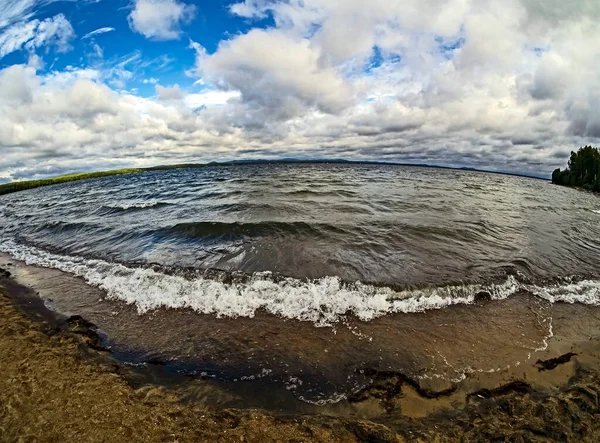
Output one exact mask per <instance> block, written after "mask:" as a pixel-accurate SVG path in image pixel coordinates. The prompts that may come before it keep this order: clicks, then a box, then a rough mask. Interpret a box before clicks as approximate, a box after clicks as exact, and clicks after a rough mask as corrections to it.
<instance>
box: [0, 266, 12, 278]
mask: <svg viewBox="0 0 600 443" xmlns="http://www.w3.org/2000/svg"><path fill="white" fill-rule="evenodd" d="M10 276H11V273H10V272H8V271H7V270H6V269H3V268H0V278H10Z"/></svg>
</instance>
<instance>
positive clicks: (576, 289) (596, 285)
mask: <svg viewBox="0 0 600 443" xmlns="http://www.w3.org/2000/svg"><path fill="white" fill-rule="evenodd" d="M525 289H527V290H528V291H529V292H531V293H532V294H534V295H537V296H538V297H541V298H543V299H544V300H548V301H549V302H551V303H557V302H563V303H583V304H586V305H600V281H598V280H582V281H580V282H577V283H570V282H567V283H565V284H555V285H550V286H543V287H540V286H532V285H527V286H525Z"/></svg>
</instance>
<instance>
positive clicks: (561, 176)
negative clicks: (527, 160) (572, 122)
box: [552, 146, 600, 192]
mask: <svg viewBox="0 0 600 443" xmlns="http://www.w3.org/2000/svg"><path fill="white" fill-rule="evenodd" d="M552 183H555V184H557V185H564V186H578V187H582V188H584V189H586V190H588V191H595V192H600V151H599V150H598V148H593V147H592V146H584V147H582V148H579V150H578V151H577V152H571V156H570V157H569V162H568V164H567V168H566V169H565V170H564V171H561V170H560V169H555V170H554V172H552Z"/></svg>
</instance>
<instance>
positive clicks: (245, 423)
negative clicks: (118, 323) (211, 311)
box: [0, 265, 600, 442]
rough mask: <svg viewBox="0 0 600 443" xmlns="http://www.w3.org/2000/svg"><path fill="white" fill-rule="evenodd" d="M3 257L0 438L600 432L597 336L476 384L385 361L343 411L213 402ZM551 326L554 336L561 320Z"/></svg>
mask: <svg viewBox="0 0 600 443" xmlns="http://www.w3.org/2000/svg"><path fill="white" fill-rule="evenodd" d="M13 266H14V265H13ZM9 269H10V267H8V268H7V270H3V271H2V275H3V278H2V280H1V281H0V284H1V285H2V291H1V292H2V295H1V297H0V323H1V327H0V355H2V359H1V360H0V367H1V370H2V373H3V374H4V377H3V378H2V380H1V381H0V390H1V391H2V392H3V394H2V397H1V400H0V401H1V403H0V439H1V440H2V441H69V440H74V439H77V440H78V441H256V442H259V441H260V442H263V441H386V442H390V441H461V440H462V441H491V440H503V441H504V440H507V441H547V440H550V439H554V440H570V441H596V440H597V438H598V436H599V435H600V426H599V425H598V422H597V420H596V418H597V414H598V413H600V406H599V393H600V380H599V374H598V371H597V370H594V364H595V363H594V362H595V361H597V360H596V358H597V357H598V352H597V351H598V341H597V338H596V337H592V336H590V337H589V338H588V340H587V341H585V342H583V341H582V342H579V343H572V344H570V345H569V346H568V348H569V349H570V351H569V352H567V353H564V354H562V355H559V356H557V357H556V358H552V359H548V360H544V361H538V362H536V363H535V364H533V363H532V364H531V368H530V369H531V370H528V371H526V372H524V373H523V378H521V379H516V378H515V379H513V380H512V381H510V382H505V380H506V379H505V378H504V377H500V378H498V379H497V382H498V383H502V384H499V385H497V386H493V384H491V385H489V386H490V387H489V388H484V389H480V390H477V391H471V389H472V386H474V384H473V383H474V382H472V381H471V382H470V383H461V384H456V385H453V386H450V387H447V388H445V389H438V390H435V389H431V388H429V387H427V386H426V385H423V384H422V383H421V384H420V383H418V382H415V381H414V380H411V379H409V378H407V377H406V376H403V375H402V374H398V373H385V372H380V373H372V374H369V376H371V377H373V378H374V383H373V384H372V385H371V386H370V387H369V388H367V389H365V390H363V391H362V392H360V393H357V394H356V395H355V396H354V397H353V398H350V399H349V401H348V402H349V403H351V404H352V409H351V411H350V412H349V413H344V414H342V413H340V412H339V411H337V412H336V411H335V410H328V409H323V411H322V412H321V413H319V412H312V413H309V414H284V413H277V412H274V411H266V410H260V409H232V408H219V407H218V406H206V405H202V404H200V402H198V401H190V400H189V396H185V395H184V393H185V392H186V385H188V386H190V385H191V384H193V383H194V380H192V379H190V378H186V377H181V379H180V380H178V381H177V382H176V383H164V382H160V381H158V382H156V380H157V379H156V378H153V377H152V374H151V373H149V372H148V371H149V369H148V368H134V367H130V366H127V365H123V364H121V363H120V362H118V361H117V360H116V359H115V358H114V356H112V355H111V353H110V352H107V351H106V350H103V349H102V346H101V345H100V340H99V338H98V335H97V334H96V332H95V327H94V325H92V324H90V323H88V322H87V321H86V320H85V319H82V318H80V317H72V318H64V317H60V316H58V315H56V314H54V313H52V312H51V311H49V310H47V309H46V308H45V307H44V304H43V303H42V301H41V299H40V298H39V297H38V296H37V295H36V293H35V292H33V291H32V290H31V289H29V288H27V287H25V286H22V285H20V284H19V283H18V282H17V281H15V279H14V278H12V277H9V275H10V270H9ZM596 332H597V331H596ZM557 333H558V334H559V336H558V337H557V341H558V342H560V334H561V331H560V327H559V328H558V330H557ZM555 338H556V337H555ZM565 346H566V344H565V343H562V344H561V349H565ZM595 368H597V366H595ZM488 383H492V381H491V379H490V380H488ZM376 411H377V412H376ZM367 417H368V418H370V419H368V418H367Z"/></svg>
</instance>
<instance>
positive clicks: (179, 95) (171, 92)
mask: <svg viewBox="0 0 600 443" xmlns="http://www.w3.org/2000/svg"><path fill="white" fill-rule="evenodd" d="M155 88H156V98H157V100H158V101H164V102H169V101H179V100H183V97H184V94H183V91H181V89H180V88H179V85H175V86H171V87H163V86H161V85H156V86H155Z"/></svg>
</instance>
